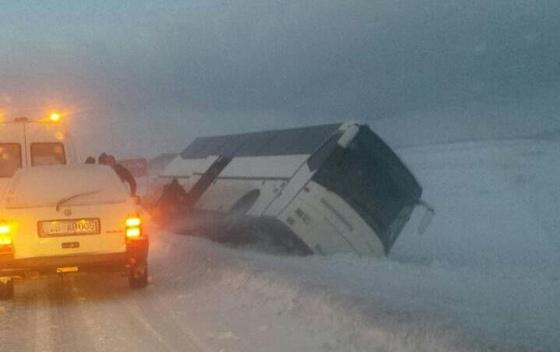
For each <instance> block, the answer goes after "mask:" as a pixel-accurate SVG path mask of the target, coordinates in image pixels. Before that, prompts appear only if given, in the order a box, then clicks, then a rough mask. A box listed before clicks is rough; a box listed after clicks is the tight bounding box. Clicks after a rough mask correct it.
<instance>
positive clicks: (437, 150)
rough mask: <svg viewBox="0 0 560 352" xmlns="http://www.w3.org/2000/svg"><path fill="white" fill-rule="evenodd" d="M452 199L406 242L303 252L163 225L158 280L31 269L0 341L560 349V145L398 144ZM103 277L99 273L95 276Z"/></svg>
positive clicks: (155, 256)
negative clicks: (349, 251) (377, 251)
mask: <svg viewBox="0 0 560 352" xmlns="http://www.w3.org/2000/svg"><path fill="white" fill-rule="evenodd" d="M398 152H399V154H400V155H401V156H402V157H403V158H404V159H405V160H406V162H407V164H408V165H409V166H410V167H411V168H412V169H413V171H414V173H415V174H416V175H417V176H418V177H419V179H420V181H421V183H422V184H423V185H424V188H425V198H426V199H427V200H428V201H430V202H431V203H432V204H433V205H434V206H435V207H436V211H437V215H436V217H435V218H434V222H433V224H432V226H431V227H430V228H429V230H428V232H427V233H426V234H424V235H422V236H420V235H417V234H416V233H414V227H415V225H416V222H417V220H418V218H413V219H412V221H411V222H410V224H409V226H408V227H407V228H406V229H405V231H404V233H403V234H402V236H401V237H400V238H399V240H398V241H397V244H396V246H395V247H394V249H393V252H392V254H391V256H390V257H389V258H387V259H383V260H376V259H371V258H358V257H355V256H352V255H340V256H334V257H319V256H314V257H305V258H300V257H297V258H294V257H285V256H280V255H271V254H265V253H259V252H258V251H254V250H249V249H241V250H239V249H233V248H228V247H223V246H221V245H218V244H215V243H212V242H209V241H206V240H204V239H199V238H193V237H185V236H181V235H175V234H171V233H165V232H163V231H153V234H152V251H151V254H150V260H151V275H150V276H151V284H150V286H149V287H148V288H147V289H146V290H144V291H130V290H129V289H128V288H127V285H126V280H125V279H124V278H120V277H117V276H103V275H77V276H69V277H68V278H67V279H66V280H65V282H64V283H61V282H59V281H58V279H57V278H52V279H49V280H45V279H40V280H35V281H32V282H28V283H24V284H18V285H17V287H16V299H15V301H13V302H0V329H1V330H2V331H3V334H2V335H1V336H0V346H1V347H2V348H0V350H2V351H3V350H4V349H5V348H11V350H15V351H18V350H21V351H27V350H35V351H49V350H57V351H65V350H68V351H74V350H80V351H125V350H126V351H129V350H138V351H174V350H177V351H516V350H520V351H557V350H558V346H560V334H558V322H560V305H559V304H558V303H559V301H558V299H559V297H560V272H559V271H558V268H559V264H560V239H559V236H558V233H560V231H559V230H560V220H558V216H557V214H558V210H557V209H558V205H560V202H559V199H560V187H557V184H558V180H559V176H560V145H559V144H558V143H551V142H539V141H515V142H514V141H509V142H487V143H461V144H450V145H440V146H429V147H428V146H426V147H418V148H407V149H402V150H399V151H398ZM92 279H93V280H92Z"/></svg>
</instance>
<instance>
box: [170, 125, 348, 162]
mask: <svg viewBox="0 0 560 352" xmlns="http://www.w3.org/2000/svg"><path fill="white" fill-rule="evenodd" d="M342 125H343V124H342V123H337V124H329V125H318V126H310V127H300V128H290V129H283V130H269V131H263V132H253V133H242V134H232V135H225V136H214V137H200V138H197V139H195V140H194V141H193V142H192V143H191V144H189V146H188V147H187V148H186V149H185V150H183V151H182V152H181V154H180V155H181V158H183V159H199V158H206V157H208V156H210V155H222V156H226V157H236V156H237V157H239V156H272V155H296V154H311V153H313V152H314V151H315V150H317V148H319V147H320V146H321V145H322V144H323V143H324V142H325V141H326V140H327V139H328V138H329V137H330V136H332V135H333V134H335V133H336V132H337V131H338V130H339V128H340V127H341V126H342Z"/></svg>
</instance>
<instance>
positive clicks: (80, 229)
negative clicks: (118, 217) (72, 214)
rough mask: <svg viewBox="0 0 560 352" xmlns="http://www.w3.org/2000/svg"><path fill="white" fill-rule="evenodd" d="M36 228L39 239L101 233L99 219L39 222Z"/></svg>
mask: <svg viewBox="0 0 560 352" xmlns="http://www.w3.org/2000/svg"><path fill="white" fill-rule="evenodd" d="M38 228H39V236H40V237H56V236H73V235H95V234H98V233H100V232H101V224H100V221H99V219H72V220H48V221H40V222H39V223H38Z"/></svg>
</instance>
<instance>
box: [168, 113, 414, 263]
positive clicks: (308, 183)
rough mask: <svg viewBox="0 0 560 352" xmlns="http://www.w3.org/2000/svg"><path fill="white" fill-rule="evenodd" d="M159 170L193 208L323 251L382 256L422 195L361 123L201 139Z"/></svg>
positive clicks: (405, 172)
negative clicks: (255, 222)
mask: <svg viewBox="0 0 560 352" xmlns="http://www.w3.org/2000/svg"><path fill="white" fill-rule="evenodd" d="M160 178H161V179H162V181H164V180H167V181H169V180H171V179H173V178H177V179H178V180H179V182H180V183H181V185H182V186H183V187H184V188H185V190H186V191H187V192H188V193H189V197H188V199H189V203H190V207H191V208H192V209H193V210H194V211H195V212H196V211H197V210H198V211H202V212H205V213H208V212H211V213H212V214H215V215H216V216H218V217H216V218H215V219H220V216H221V217H222V218H228V217H231V216H230V215H235V218H236V219H239V216H240V215H241V216H243V217H245V218H247V219H259V221H260V222H261V223H266V224H268V226H269V229H275V230H277V231H279V233H283V236H288V237H289V236H291V237H292V238H293V239H294V238H295V239H297V241H298V242H299V244H301V245H303V246H305V248H306V250H307V251H308V252H312V253H319V254H332V253H339V252H355V253H358V254H360V255H373V256H382V255H386V254H388V253H389V251H390V250H391V247H392V246H393V244H394V243H395V240H396V239H397V237H398V235H399V233H400V232H401V230H402V228H403V226H404V225H405V223H406V222H407V220H408V219H409V217H410V215H411V213H412V211H413V209H414V208H415V206H417V205H419V204H422V201H421V194H422V188H421V186H420V184H419V183H418V182H417V180H416V179H415V177H414V176H413V175H412V173H411V172H410V171H409V170H408V169H407V167H406V166H405V165H404V164H403V162H402V161H401V160H400V159H399V158H398V157H397V155H396V154H395V153H394V152H393V151H392V150H391V149H390V148H389V147H388V146H387V144H385V143H384V142H383V141H382V140H381V139H380V138H379V137H378V136H377V135H376V134H375V133H374V132H372V130H371V129H370V128H369V127H368V126H367V125H361V124H356V123H340V124H332V125H322V126H312V127H303V128H294V129H286V130H274V131H264V132H256V133H246V134H237V135H226V136H217V137H203V138H198V139H196V140H194V141H193V142H192V143H191V144H190V145H189V146H188V147H187V148H186V149H185V150H183V151H182V152H181V153H180V155H178V156H177V157H176V158H175V159H174V160H173V161H172V162H171V163H170V164H169V165H168V166H167V167H166V168H165V170H164V171H163V173H162V174H161V175H160ZM216 221H219V220H216Z"/></svg>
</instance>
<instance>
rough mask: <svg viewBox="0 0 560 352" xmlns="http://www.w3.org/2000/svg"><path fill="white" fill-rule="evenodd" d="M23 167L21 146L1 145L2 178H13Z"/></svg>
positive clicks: (15, 144)
mask: <svg viewBox="0 0 560 352" xmlns="http://www.w3.org/2000/svg"><path fill="white" fill-rule="evenodd" d="M20 167H21V145H19V144H18V143H0V177H12V176H13V175H14V173H15V172H16V170H17V169H19V168H20Z"/></svg>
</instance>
